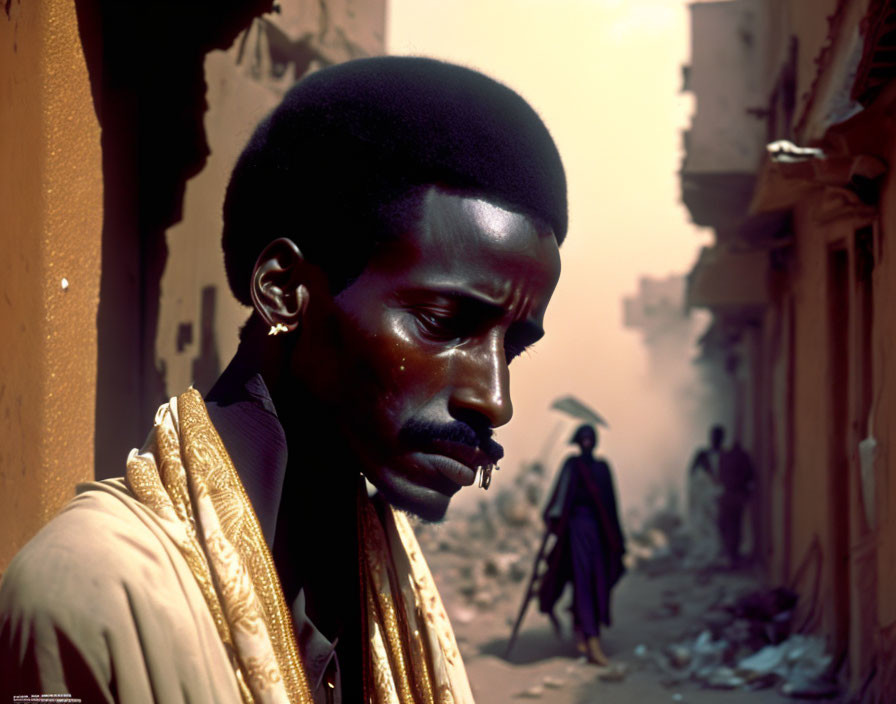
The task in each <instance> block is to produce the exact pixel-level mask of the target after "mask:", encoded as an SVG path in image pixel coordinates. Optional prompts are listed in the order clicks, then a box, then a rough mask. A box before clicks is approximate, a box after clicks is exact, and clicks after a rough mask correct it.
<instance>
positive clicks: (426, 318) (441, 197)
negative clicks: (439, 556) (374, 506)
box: [310, 188, 560, 520]
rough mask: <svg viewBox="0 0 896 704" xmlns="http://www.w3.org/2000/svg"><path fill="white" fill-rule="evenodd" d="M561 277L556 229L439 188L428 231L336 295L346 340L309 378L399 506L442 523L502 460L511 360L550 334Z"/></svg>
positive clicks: (341, 338)
mask: <svg viewBox="0 0 896 704" xmlns="http://www.w3.org/2000/svg"><path fill="white" fill-rule="evenodd" d="M559 275H560V257H559V251H558V248H557V242H556V240H555V238H554V236H553V233H552V232H551V231H550V230H549V229H548V230H542V231H539V230H538V229H537V228H536V226H535V224H534V223H533V221H532V219H530V218H529V217H527V216H525V215H521V214H519V213H516V212H513V211H510V210H506V209H504V208H502V207H498V206H496V205H494V204H492V203H489V202H488V201H486V200H481V199H478V198H472V197H465V196H459V195H452V194H449V193H446V192H443V191H440V190H438V189H435V188H433V189H430V190H429V191H428V193H427V195H426V196H425V200H424V204H423V208H422V218H421V222H420V223H419V226H418V228H417V231H416V232H413V233H407V234H405V235H403V236H402V237H400V238H398V239H397V240H396V241H395V242H391V243H389V244H388V245H386V246H384V247H382V248H381V249H380V250H379V251H378V252H377V253H376V254H375V255H374V257H373V258H372V259H371V261H370V262H369V264H368V265H367V267H366V268H365V270H364V272H363V273H362V274H361V276H360V277H359V278H358V279H356V280H355V281H354V282H353V283H352V284H351V285H350V286H349V287H348V288H346V289H345V290H343V291H342V292H341V293H339V294H338V295H337V296H336V297H335V300H334V304H335V307H334V312H333V313H332V316H331V318H335V320H332V319H331V320H330V321H329V322H328V326H329V327H332V328H334V330H335V333H336V334H335V337H334V336H331V339H335V340H338V344H333V345H330V346H323V347H322V348H321V350H322V352H323V354H325V355H327V359H321V360H320V361H321V364H320V369H321V371H320V373H319V374H317V375H316V378H314V377H313V381H311V382H310V383H311V384H312V386H313V389H314V393H315V395H316V396H318V398H321V399H327V401H325V403H326V405H328V406H329V407H330V409H331V410H332V411H333V417H332V422H333V423H334V424H336V425H337V427H338V435H339V436H340V437H339V439H340V440H343V441H344V442H345V445H346V447H347V448H348V449H349V451H350V453H351V455H352V456H353V457H354V458H355V459H356V460H357V461H358V465H359V467H358V468H359V470H361V471H363V472H364V474H365V475H366V476H367V478H368V479H369V480H370V481H371V482H372V483H373V484H374V485H375V486H376V487H377V488H378V489H379V490H380V491H381V492H383V494H384V495H385V496H386V498H387V499H388V500H389V501H390V502H391V503H392V504H393V505H395V506H397V507H398V508H401V509H405V510H409V511H412V512H414V513H417V514H418V515H420V516H422V517H423V518H426V519H429V520H438V519H440V518H441V517H442V516H444V514H445V510H446V509H447V507H448V502H449V500H450V498H451V496H452V495H453V494H454V493H456V492H457V491H458V490H459V489H460V487H461V486H464V485H469V484H472V483H473V481H474V478H475V471H476V468H477V467H479V466H482V465H487V464H491V463H494V462H496V461H497V460H498V459H500V456H501V455H502V454H503V450H502V449H501V448H500V446H499V445H497V443H495V442H494V441H493V440H491V439H490V438H489V436H490V435H491V430H492V428H496V427H498V426H501V425H504V424H505V423H507V422H508V421H509V420H510V417H511V415H512V413H513V409H512V406H511V401H510V387H509V383H510V373H509V369H508V367H509V365H510V363H511V360H513V358H514V357H516V356H517V355H519V354H520V353H521V352H522V351H523V350H524V349H525V348H526V347H528V346H529V345H531V344H533V343H534V342H535V341H536V340H538V339H539V338H540V337H541V336H542V335H543V334H544V333H543V321H544V315H545V309H546V308H547V305H548V301H549V300H550V297H551V294H552V293H553V291H554V287H555V286H556V284H557V280H558V278H559ZM324 350H325V351H324ZM334 358H338V361H336V360H335V359H334ZM327 370H330V371H327Z"/></svg>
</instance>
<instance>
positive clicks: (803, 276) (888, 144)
mask: <svg viewBox="0 0 896 704" xmlns="http://www.w3.org/2000/svg"><path fill="white" fill-rule="evenodd" d="M691 15H692V29H693V47H692V63H691V66H690V67H689V68H688V70H687V72H686V73H687V74H688V78H689V81H688V85H687V88H688V89H690V90H692V91H693V92H694V95H695V97H696V105H697V108H696V114H695V117H694V121H693V125H692V127H691V129H690V131H689V133H688V134H687V136H686V152H687V154H686V157H685V160H684V163H683V166H682V173H681V180H682V196H683V200H684V202H685V204H686V205H687V207H688V208H689V210H690V212H691V214H692V217H693V219H694V221H695V222H697V223H698V224H701V225H705V226H709V227H712V228H713V229H714V231H715V233H716V241H715V244H714V245H713V246H712V247H711V248H708V249H706V250H705V251H704V252H703V253H702V254H701V256H700V258H699V260H698V262H697V264H696V265H695V267H694V269H693V270H692V271H691V273H690V275H689V282H688V294H687V295H688V301H689V304H690V305H692V306H696V307H701V308H705V309H707V310H709V311H710V312H711V313H712V316H713V328H714V329H715V335H713V336H712V341H713V345H711V349H707V350H705V351H704V354H707V355H711V356H714V357H715V360H716V364H717V365H718V366H719V368H721V369H723V370H724V371H725V372H726V373H727V380H726V381H725V382H724V383H727V384H728V385H729V387H730V389H732V392H733V393H734V397H735V405H736V413H735V420H734V426H735V435H736V436H737V437H738V438H739V439H740V441H741V442H742V444H743V445H744V446H745V447H746V448H747V449H748V450H749V451H750V453H751V454H752V455H753V458H754V461H755V465H756V467H757V470H758V481H757V490H756V494H755V496H754V501H753V516H752V518H753V521H754V525H755V529H756V544H755V551H756V554H755V556H756V558H757V560H758V561H759V562H760V563H761V564H762V565H763V567H764V569H765V571H766V574H767V576H768V579H769V581H770V582H774V583H778V584H785V585H788V586H791V587H793V588H794V589H795V590H796V591H797V592H798V593H799V594H800V602H799V607H798V608H799V612H798V614H797V619H796V626H797V627H798V628H800V629H801V630H803V631H808V632H813V633H818V634H821V635H823V636H825V637H826V638H827V641H828V645H829V648H830V651H831V652H832V654H833V655H834V668H835V669H836V671H835V672H833V673H832V674H834V675H835V676H837V677H838V678H839V679H840V680H841V682H842V683H843V685H844V686H845V687H846V688H847V689H848V690H849V691H850V692H851V695H852V696H853V697H854V699H855V700H856V701H867V702H885V701H890V699H888V698H887V697H888V696H890V697H892V693H893V692H896V469H894V465H893V459H894V457H891V455H896V445H894V443H896V379H894V374H896V359H894V352H896V337H894V332H896V329H894V328H896V323H894V321H893V318H892V315H890V313H889V306H888V303H889V301H891V300H894V299H893V296H894V295H896V263H894V261H893V248H894V247H896V177H894V175H893V169H892V168H891V166H890V165H891V164H893V162H894V159H896V139H894V136H896V81H894V77H896V60H894V55H896V46H894V38H896V3H894V2H892V0H812V1H809V0H783V1H779V0H730V1H729V2H707V3H695V4H693V5H692V6H691ZM888 693H889V695H888Z"/></svg>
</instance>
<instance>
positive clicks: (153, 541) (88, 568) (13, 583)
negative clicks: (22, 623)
mask: <svg viewBox="0 0 896 704" xmlns="http://www.w3.org/2000/svg"><path fill="white" fill-rule="evenodd" d="M168 552H169V551H168V550H166V549H165V545H164V536H163V535H162V534H161V531H157V530H153V529H152V525H151V522H149V521H147V520H146V518H145V517H143V516H141V515H140V513H139V510H137V509H136V508H135V507H134V506H132V505H129V502H128V492H127V490H126V489H125V488H124V484H123V483H122V482H120V481H119V482H117V483H116V481H115V480H110V481H107V482H96V483H91V484H89V485H82V486H81V487H79V494H78V495H77V496H76V497H75V498H74V499H72V501H71V502H69V504H67V505H66V506H65V507H64V508H63V509H62V511H60V513H59V514H57V515H56V517H55V518H53V519H52V520H51V521H50V522H49V523H47V524H46V525H45V526H44V527H43V528H42V529H41V530H40V531H38V533H37V534H36V535H35V536H34V537H33V538H32V539H31V540H30V541H29V542H28V543H27V544H26V545H25V546H24V547H23V548H22V549H21V550H20V551H19V553H18V554H17V555H16V556H15V557H14V558H13V560H12V562H11V563H10V565H9V568H8V569H7V570H6V572H5V573H4V574H3V577H2V580H0V618H2V616H3V615H8V614H9V613H10V612H16V613H18V614H19V615H20V616H22V617H26V616H27V615H29V614H38V613H42V614H45V615H48V614H53V613H65V614H66V615H67V616H68V617H71V615H72V614H73V613H76V612H77V611H79V610H89V612H90V613H91V615H92V618H97V617H99V616H101V614H102V612H103V611H104V609H108V608H111V607H113V606H114V604H115V602H116V601H117V600H116V599H114V598H111V597H112V595H113V594H115V593H121V592H122V591H126V590H127V589H128V587H129V585H131V584H133V583H137V582H140V581H142V580H146V579H147V578H148V577H151V576H153V575H156V576H160V575H161V573H162V572H163V571H166V570H170V569H171V562H170V559H169V558H168Z"/></svg>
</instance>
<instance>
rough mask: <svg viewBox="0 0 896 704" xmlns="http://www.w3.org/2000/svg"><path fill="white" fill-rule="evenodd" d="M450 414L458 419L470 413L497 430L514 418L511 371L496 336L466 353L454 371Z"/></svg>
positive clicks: (501, 341) (498, 338) (500, 342)
mask: <svg viewBox="0 0 896 704" xmlns="http://www.w3.org/2000/svg"><path fill="white" fill-rule="evenodd" d="M455 373H456V375H457V376H456V377H455V383H454V390H453V393H452V394H451V399H450V402H449V403H450V407H449V411H450V412H451V415H452V416H454V417H455V418H458V419H464V417H465V416H468V415H469V414H471V413H473V414H476V415H478V416H480V417H481V418H482V419H484V420H485V421H486V422H487V423H488V426H489V427H491V428H497V427H499V426H501V425H504V424H506V423H508V422H509V421H510V419H511V417H512V416H513V404H512V403H511V400H510V369H509V368H508V366H507V355H506V353H505V351H504V343H503V340H502V339H501V338H500V336H498V335H494V336H492V338H491V339H490V340H489V341H488V342H487V343H484V344H482V345H479V346H477V347H476V348H474V349H470V350H466V351H465V352H464V354H463V358H462V361H461V363H460V364H458V366H457V367H456V369H455Z"/></svg>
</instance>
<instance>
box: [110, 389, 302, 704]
mask: <svg viewBox="0 0 896 704" xmlns="http://www.w3.org/2000/svg"><path fill="white" fill-rule="evenodd" d="M126 481H127V483H128V486H129V488H130V489H131V491H132V492H133V494H134V495H135V497H136V498H137V499H138V500H139V501H140V502H141V503H143V504H144V505H145V506H146V507H147V508H149V509H150V510H152V511H153V512H154V513H155V514H156V515H157V516H158V517H159V519H160V522H161V524H162V526H163V528H164V529H165V531H166V532H167V533H168V535H169V536H170V537H171V538H172V540H174V542H175V544H176V545H177V546H178V549H179V550H180V552H181V554H182V555H183V556H184V559H185V560H186V562H187V564H188V566H189V568H190V571H191V572H192V573H193V575H194V577H195V579H196V582H197V584H198V585H199V588H200V590H201V592H202V595H203V597H204V598H205V601H206V604H207V606H208V608H209V612H210V614H211V616H212V619H213V621H214V622H215V626H216V627H217V629H218V635H219V636H220V638H221V641H222V642H223V644H224V647H225V649H226V651H227V653H228V655H229V657H230V659H231V664H232V666H233V668H234V674H235V676H236V679H237V683H238V686H239V689H240V693H241V695H242V698H243V701H244V702H246V703H247V704H252V703H254V702H258V703H259V704H266V703H268V702H271V703H275V702H276V703H279V702H284V703H285V702H289V703H290V704H312V698H311V694H310V690H309V688H308V684H307V679H306V677H305V673H304V669H303V667H302V665H301V661H300V659H299V656H298V649H297V647H296V645H295V639H294V636H293V634H292V620H291V617H290V615H289V612H288V611H287V610H286V604H285V602H284V600H283V596H282V593H281V590H280V583H279V580H278V579H277V576H276V572H275V571H274V565H273V560H272V559H271V557H270V553H269V551H268V548H267V544H266V543H265V542H264V538H263V535H262V533H261V528H260V527H259V525H258V521H257V519H256V518H255V514H254V512H253V511H252V507H251V505H250V504H249V500H248V497H247V496H246V494H245V490H244V489H243V488H242V484H241V483H240V482H239V479H238V477H237V475H236V470H235V469H234V468H233V465H232V463H231V462H230V458H229V457H228V456H227V453H226V451H225V450H224V446H223V443H222V442H221V439H220V438H219V437H218V434H217V432H216V431H215V430H214V428H213V426H212V425H211V421H210V420H209V419H208V414H207V413H206V411H205V404H204V403H203V401H202V398H201V396H199V394H198V393H197V392H196V391H195V390H193V389H190V390H188V391H187V392H185V393H184V394H182V395H181V396H180V398H178V399H172V400H171V402H169V403H168V404H165V405H164V406H162V407H161V408H160V409H159V411H158V413H157V414H156V423H155V427H154V431H153V434H152V436H151V438H150V440H149V441H148V442H147V445H146V446H145V447H144V449H143V451H142V452H139V453H138V452H136V451H132V453H131V455H130V457H129V458H128V466H127V475H126ZM259 553H261V554H263V555H264V557H266V558H267V559H264V558H262V559H258V554H259ZM274 591H275V592H276V593H275V595H274V596H273V598H272V592H274ZM277 597H279V599H278V598H277ZM272 625H273V627H272ZM284 636H286V638H284ZM284 641H285V642H284Z"/></svg>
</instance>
